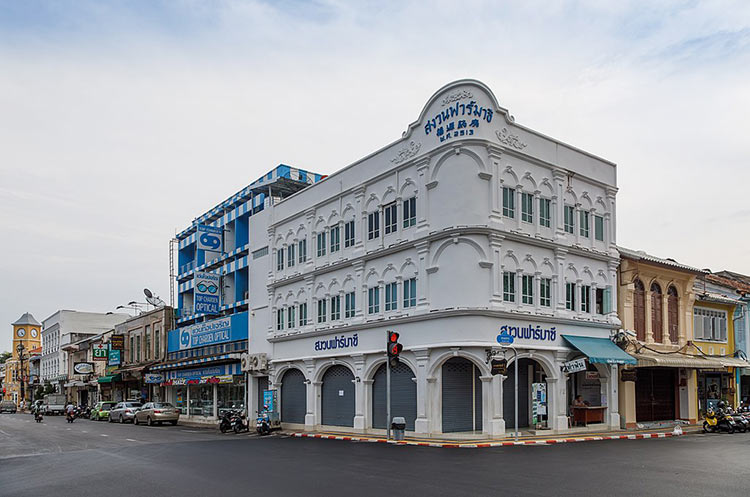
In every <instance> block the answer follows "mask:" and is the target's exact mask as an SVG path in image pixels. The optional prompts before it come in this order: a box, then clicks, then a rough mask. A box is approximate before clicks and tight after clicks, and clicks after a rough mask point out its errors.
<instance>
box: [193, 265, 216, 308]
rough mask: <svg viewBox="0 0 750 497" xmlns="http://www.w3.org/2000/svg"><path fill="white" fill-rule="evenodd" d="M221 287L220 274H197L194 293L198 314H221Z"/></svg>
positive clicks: (200, 272)
mask: <svg viewBox="0 0 750 497" xmlns="http://www.w3.org/2000/svg"><path fill="white" fill-rule="evenodd" d="M219 287H220V277H219V275H218V274H213V273H206V272H202V271H199V272H197V273H195V285H194V286H193V292H194V308H195V313H196V314H218V313H219Z"/></svg>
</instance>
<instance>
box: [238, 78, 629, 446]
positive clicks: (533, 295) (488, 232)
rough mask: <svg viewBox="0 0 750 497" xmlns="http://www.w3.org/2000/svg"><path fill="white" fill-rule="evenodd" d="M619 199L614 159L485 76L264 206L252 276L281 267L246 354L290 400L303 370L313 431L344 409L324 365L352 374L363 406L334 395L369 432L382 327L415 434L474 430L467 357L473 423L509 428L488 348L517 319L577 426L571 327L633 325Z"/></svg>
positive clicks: (610, 385)
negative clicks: (571, 399)
mask: <svg viewBox="0 0 750 497" xmlns="http://www.w3.org/2000/svg"><path fill="white" fill-rule="evenodd" d="M451 126H452V129H450V130H449V129H448V128H449V127H451ZM440 130H442V131H440ZM454 134H455V136H454ZM449 135H450V138H446V137H447V136H449ZM615 194H616V169H615V165H614V164H612V163H610V162H607V161H605V160H602V159H599V158H597V157H594V156H592V155H590V154H587V153H585V152H582V151H580V150H577V149H575V148H573V147H570V146H568V145H565V144H563V143H561V142H558V141H556V140H554V139H551V138H549V137H546V136H543V135H541V134H539V133H536V132H534V131H531V130H529V129H527V128H525V127H522V126H520V125H517V124H515V122H514V121H513V118H512V117H511V116H510V115H509V114H508V111H507V110H505V109H503V108H502V107H500V106H499V105H498V103H497V101H496V99H495V97H494V95H493V94H492V93H491V92H490V90H489V89H488V88H487V87H485V86H484V85H483V84H481V83H479V82H477V81H471V80H462V81H457V82H455V83H451V84H449V85H447V86H445V87H444V88H442V89H441V90H439V91H438V92H437V93H436V94H435V95H434V96H433V97H432V98H431V99H430V100H429V102H428V103H427V105H426V106H425V108H424V109H423V111H422V113H421V115H420V118H419V120H417V121H416V122H415V123H413V124H412V125H410V126H409V128H408V129H407V131H406V132H405V133H404V135H403V137H402V138H401V139H400V140H398V141H397V142H395V143H393V144H391V145H389V146H387V147H385V148H383V149H381V150H379V151H378V152H376V153H374V154H372V155H370V156H368V157H366V158H364V159H362V160H361V161H359V162H357V163H355V164H352V165H350V166H348V167H346V168H344V169H342V170H341V171H339V172H337V173H335V174H333V175H331V176H330V177H329V178H327V179H325V180H324V181H322V182H320V183H318V184H316V185H313V186H310V187H308V188H306V189H305V190H303V191H301V192H299V193H297V194H295V195H293V196H292V197H290V198H288V199H286V200H284V201H282V202H280V203H278V204H276V205H274V206H272V207H271V208H270V209H268V210H267V216H268V229H267V238H268V246H269V255H268V256H266V257H264V258H263V259H262V260H263V262H264V263H265V266H261V265H257V266H256V268H255V269H254V268H252V267H251V276H250V281H251V282H253V281H255V282H257V280H258V279H259V276H260V274H262V273H261V270H265V269H266V268H267V270H268V279H267V281H266V283H267V296H268V300H267V301H266V300H265V299H261V300H259V299H258V296H259V295H261V296H262V293H261V292H258V291H251V292H250V295H251V302H250V308H251V310H252V311H253V312H252V314H251V318H250V351H251V352H256V351H257V352H268V353H269V355H270V357H271V365H272V366H271V372H270V381H271V384H272V385H273V386H274V387H275V388H277V389H279V391H281V395H280V398H281V399H283V388H284V387H283V383H284V375H285V373H286V372H287V371H289V370H290V369H297V370H299V371H300V372H301V373H302V375H303V376H304V384H305V387H304V388H305V395H306V399H305V416H304V427H305V428H307V429H315V428H319V427H321V426H324V425H325V419H324V414H323V411H324V409H328V410H329V413H330V412H331V411H332V410H334V409H338V408H337V407H335V406H334V407H331V406H332V405H333V404H331V403H330V402H331V399H330V395H331V394H330V392H328V394H327V395H328V397H329V398H328V399H326V398H325V397H326V390H325V386H324V383H325V381H324V376H325V375H326V371H327V370H328V368H330V367H331V366H332V365H342V366H344V367H345V368H347V369H349V370H350V372H351V375H352V378H353V379H352V382H353V384H354V399H345V396H346V395H347V393H346V392H345V389H341V390H339V391H338V395H339V396H341V400H340V401H341V402H353V404H354V409H353V411H354V416H353V419H352V420H351V423H350V424H348V423H347V425H348V426H349V428H350V429H352V430H355V431H367V430H370V429H372V427H373V418H374V417H375V414H374V410H373V405H372V403H373V402H374V401H373V389H377V388H378V387H377V385H375V383H376V382H377V380H374V375H375V374H376V371H377V370H378V368H379V367H380V366H381V365H382V364H383V363H384V361H385V340H386V339H385V337H386V330H395V331H398V332H399V333H400V335H401V338H400V341H401V343H403V345H404V352H403V353H402V358H403V361H402V362H403V363H405V364H406V365H408V366H409V368H410V369H411V373H412V374H413V380H414V382H415V384H416V419H415V421H414V428H413V430H414V431H415V432H416V433H422V434H427V433H440V432H444V431H456V430H455V429H452V430H448V429H447V425H448V424H452V425H453V424H455V425H456V426H459V425H460V423H458V422H455V423H454V421H456V420H455V419H454V418H455V417H456V416H458V417H460V416H461V414H460V413H459V414H455V412H454V410H453V407H454V406H453V405H452V404H453V403H456V402H457V403H458V404H461V402H463V401H462V400H461V396H462V395H463V394H462V393H461V391H460V389H458V390H456V391H454V390H450V389H452V388H453V386H451V385H453V382H454V379H453V378H444V374H453V373H444V371H446V369H445V367H446V366H445V365H446V362H447V361H448V360H450V359H452V358H459V357H460V358H465V359H467V360H468V361H470V363H471V364H473V367H471V368H470V369H471V374H472V377H475V376H476V378H478V381H477V382H476V385H478V386H476V385H475V386H474V387H471V388H470V389H471V392H467V395H468V394H471V396H472V397H471V402H472V407H471V409H472V411H471V416H472V421H473V424H472V427H471V431H481V432H483V433H484V434H487V435H501V434H503V433H504V432H505V430H506V419H505V418H506V417H507V415H504V411H505V412H507V410H508V407H507V406H505V407H504V405H503V397H504V393H503V391H504V389H507V388H508V386H507V385H505V384H504V380H505V377H503V376H492V375H491V374H490V368H489V366H488V365H487V351H488V350H492V349H495V350H497V349H498V344H497V342H496V336H497V335H498V334H499V333H500V330H501V328H502V327H503V326H508V327H515V328H516V330H515V331H512V333H514V334H517V335H519V336H520V337H523V336H526V335H525V334H524V332H526V334H528V335H529V338H518V339H517V340H516V342H515V345H516V346H517V348H518V350H519V358H522V359H532V360H533V361H534V363H535V364H536V365H533V364H532V363H531V362H529V361H525V362H524V363H522V364H524V366H525V367H529V368H530V369H529V376H528V377H529V378H532V377H534V378H537V379H539V381H541V379H544V380H545V381H546V383H547V389H548V397H549V403H548V412H549V414H548V417H547V422H548V425H549V426H550V427H551V428H552V429H555V430H563V429H566V428H567V425H568V418H567V406H568V391H567V389H568V385H569V382H568V381H567V377H566V376H565V375H563V374H562V373H561V372H560V365H561V364H562V363H563V362H565V361H567V360H570V359H572V358H575V357H579V356H580V353H578V352H577V351H574V350H573V349H571V348H570V347H569V346H568V345H566V342H565V341H564V339H563V338H562V335H563V334H570V335H584V336H593V337H609V335H610V331H611V330H612V329H616V328H618V327H619V324H620V323H619V320H618V319H617V318H616V316H615V314H614V312H615V307H616V306H615V305H614V303H615V302H616V298H617V297H616V294H615V292H616V284H615V283H616V280H615V278H616V268H617V263H618V255H617V252H616V250H615ZM566 211H567V213H566ZM566 216H567V217H566ZM571 217H572V219H571ZM375 219H377V221H375ZM566 221H568V222H567V223H566ZM571 221H572V223H571ZM376 222H377V233H376ZM349 223H353V227H354V229H353V237H350V236H349V235H350V231H349V229H350V228H349V227H351V226H352V224H349ZM256 224H260V223H256ZM347 224H348V226H347ZM566 224H567V226H566ZM571 224H572V226H571ZM571 230H572V233H571V232H570V231H571ZM258 235H260V233H258ZM375 235H377V236H375ZM250 239H251V240H257V239H258V238H254V237H253V236H252V228H251V237H250ZM301 243H302V244H304V245H305V247H304V248H303V247H302V246H301ZM260 247H261V244H260V243H258V242H255V245H254V249H256V248H260ZM292 247H293V248H292ZM304 250H306V258H304V259H303V258H301V257H300V255H301V252H302V251H304ZM280 253H281V254H283V255H279V254H280ZM290 257H291V258H292V259H293V263H292V264H290ZM255 262H256V263H257V262H260V260H259V261H255ZM566 292H567V293H566ZM394 295H395V301H394V299H393V298H391V297H392V296H394ZM570 295H574V298H573V299H570V298H566V297H569V296H570ZM586 295H588V297H586ZM352 296H353V297H352ZM352 299H353V302H354V306H353V308H351V309H350V310H348V309H347V304H350V303H351V302H352ZM571 300H572V301H571ZM586 302H588V306H587V305H586ZM597 303H598V304H599V305H597ZM305 306H306V314H307V324H304V323H301V322H300V317H301V315H303V314H304V313H305ZM337 308H338V309H340V310H339V312H336V310H337ZM319 311H320V312H319ZM323 316H324V317H323ZM355 337H356V339H355ZM335 338H338V339H337V340H333V341H331V340H332V339H335ZM341 338H343V340H341ZM454 363H456V361H455V360H454V361H452V362H451V364H454ZM456 364H457V363H456ZM463 364H468V363H463ZM451 367H453V366H451ZM456 367H457V368H458V369H459V370H460V369H461V367H463V366H462V365H461V364H457V366H456ZM449 369H450V368H449ZM511 369H512V368H511ZM598 369H599V372H600V374H601V390H602V391H601V394H602V399H603V401H604V402H605V403H607V407H608V418H607V420H606V421H607V423H608V424H610V425H612V426H619V416H618V414H617V391H616V388H617V386H616V381H615V382H610V381H609V375H610V374H611V373H612V371H610V368H608V367H598ZM339 371H341V370H340V369H339ZM462 371H463V370H462ZM456 374H459V373H456ZM460 374H463V373H460ZM612 374H613V373H612ZM297 376H298V375H297ZM519 377H520V375H519ZM528 381H529V383H531V382H532V381H533V380H532V379H529V380H528ZM505 383H507V382H505ZM510 388H512V382H511V384H510ZM447 389H448V390H450V395H451V396H452V397H451V399H450V400H446V402H445V403H444V399H447V397H446V395H448V394H447V393H446V392H447V391H448V390H447ZM505 397H506V400H507V393H506V394H505ZM457 399H458V400H457ZM522 401H523V402H526V401H527V399H522ZM281 402H282V406H281V410H282V416H283V413H284V405H283V400H282V401H281ZM449 404H450V405H449ZM324 405H326V406H328V407H324ZM464 407H465V406H463V407H462V406H461V405H458V406H457V407H456V409H457V410H458V411H461V410H462V409H463V408H464ZM344 411H346V409H345V410H344ZM394 415H398V413H394ZM444 416H450V417H451V420H450V421H448V420H444V419H443V417H444ZM529 417H530V416H529ZM328 419H331V418H330V417H329V418H328ZM300 420H301V418H300ZM297 424H300V425H301V424H302V423H297ZM522 425H523V423H522ZM508 427H510V425H509V426H508Z"/></svg>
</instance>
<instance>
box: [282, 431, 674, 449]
mask: <svg viewBox="0 0 750 497" xmlns="http://www.w3.org/2000/svg"><path fill="white" fill-rule="evenodd" d="M290 436H292V437H297V438H320V439H324V440H344V441H348V442H374V443H389V444H393V445H415V446H419V447H442V448H461V449H481V448H486V447H509V446H517V445H557V444H563V443H575V442H596V441H600V440H641V439H644V438H667V437H674V436H677V435H675V434H674V433H672V432H665V433H634V434H631V435H604V436H597V437H571V438H550V439H548V440H522V441H518V442H512V441H502V442H500V441H498V442H480V443H461V442H418V441H415V440H402V441H395V440H386V439H385V438H368V437H357V436H348V435H326V434H322V433H291V434H290Z"/></svg>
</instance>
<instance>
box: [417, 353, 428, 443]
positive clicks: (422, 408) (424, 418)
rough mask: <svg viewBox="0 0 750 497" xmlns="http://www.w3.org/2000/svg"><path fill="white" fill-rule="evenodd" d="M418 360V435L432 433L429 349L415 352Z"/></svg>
mask: <svg viewBox="0 0 750 497" xmlns="http://www.w3.org/2000/svg"><path fill="white" fill-rule="evenodd" d="M413 352H414V355H415V357H416V359H417V370H416V371H415V374H416V378H417V419H416V421H415V422H414V431H415V432H416V433H418V434H422V435H425V434H428V433H430V419H429V413H430V408H429V407H430V398H429V395H428V385H427V367H428V363H429V360H430V351H429V350H428V349H418V350H414V351H413Z"/></svg>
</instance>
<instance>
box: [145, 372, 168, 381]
mask: <svg viewBox="0 0 750 497" xmlns="http://www.w3.org/2000/svg"><path fill="white" fill-rule="evenodd" d="M143 381H145V382H146V383H161V382H162V381H164V375H163V374H156V373H146V374H144V375H143Z"/></svg>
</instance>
